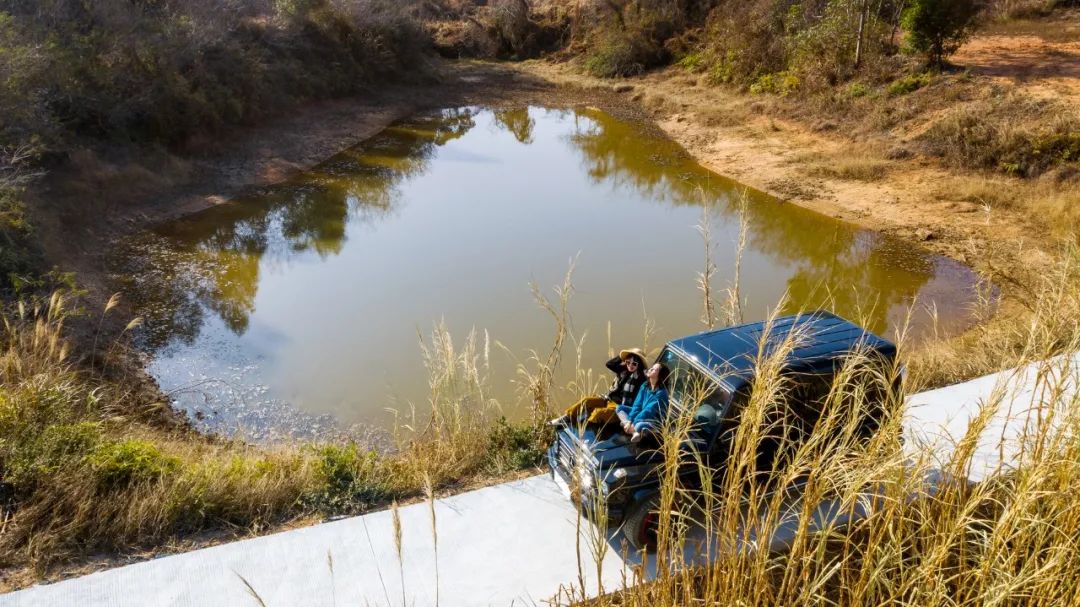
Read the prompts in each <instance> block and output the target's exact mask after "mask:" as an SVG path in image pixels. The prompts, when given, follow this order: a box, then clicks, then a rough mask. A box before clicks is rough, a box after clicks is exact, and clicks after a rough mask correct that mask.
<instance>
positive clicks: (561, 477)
mask: <svg viewBox="0 0 1080 607" xmlns="http://www.w3.org/2000/svg"><path fill="white" fill-rule="evenodd" d="M563 448H565V443H564V447H563ZM547 462H548V467H549V468H550V469H551V478H552V480H554V481H555V484H556V485H558V486H559V488H560V489H562V492H563V494H564V495H565V496H566V497H567V499H569V500H570V501H571V502H573V503H574V506H576V507H577V508H578V509H580V510H581V512H582V514H584V515H585V517H586V518H588V519H589V520H592V521H598V520H605V519H606V520H607V524H608V526H609V527H610V526H616V525H619V524H621V523H622V520H623V517H624V515H625V512H624V510H625V507H624V506H625V504H624V502H625V492H623V491H619V489H617V488H616V489H614V490H613V489H612V485H611V483H610V482H607V481H606V480H605V481H603V482H600V483H599V484H598V485H594V484H592V483H582V479H581V478H579V477H578V476H577V474H575V471H576V470H577V465H576V463H575V460H574V458H573V457H571V456H568V455H567V454H565V453H564V452H561V451H560V443H559V440H558V439H556V441H555V442H554V444H552V446H551V447H549V448H548V451H547ZM596 473H598V472H597V471H596V470H595V469H594V470H593V474H596ZM597 492H599V495H597ZM601 509H602V510H603V511H602V512H601Z"/></svg>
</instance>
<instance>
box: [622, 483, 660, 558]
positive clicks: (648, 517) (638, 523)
mask: <svg viewBox="0 0 1080 607" xmlns="http://www.w3.org/2000/svg"><path fill="white" fill-rule="evenodd" d="M659 508H660V495H659V494H657V493H652V494H650V495H647V496H645V497H643V498H641V499H640V500H638V501H637V502H635V503H634V504H633V505H631V506H630V508H629V509H628V510H627V512H626V519H624V520H623V525H622V527H623V535H624V536H625V537H626V541H627V542H628V543H629V544H630V546H631V547H632V548H633V549H634V550H637V551H640V550H644V551H646V552H654V551H655V550H656V541H657V536H656V534H657V529H658V528H659V523H660V511H659Z"/></svg>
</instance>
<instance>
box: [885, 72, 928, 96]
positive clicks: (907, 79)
mask: <svg viewBox="0 0 1080 607" xmlns="http://www.w3.org/2000/svg"><path fill="white" fill-rule="evenodd" d="M933 80H934V76H933V74H931V73H929V72H919V73H917V74H910V75H908V76H904V77H903V78H899V79H897V80H894V81H892V82H891V83H890V84H889V88H888V89H887V91H888V93H889V95H892V96H893V97H896V96H899V95H907V94H908V93H914V92H915V91H917V90H919V89H921V88H922V87H924V86H927V85H929V84H930V83H931V82H933Z"/></svg>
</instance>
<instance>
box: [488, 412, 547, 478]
mask: <svg viewBox="0 0 1080 607" xmlns="http://www.w3.org/2000/svg"><path fill="white" fill-rule="evenodd" d="M550 438H551V436H550V432H548V431H547V430H546V429H545V428H537V427H536V426H535V425H534V424H531V423H528V422H519V423H511V422H508V421H506V418H505V417H502V418H499V420H498V421H497V422H496V424H495V427H494V428H493V429H492V430H491V434H489V435H488V457H487V465H486V467H487V468H488V469H489V470H490V471H491V472H493V473H496V474H501V473H504V472H507V471H511V470H525V469H528V468H535V467H537V466H539V465H540V464H541V463H542V462H543V461H544V454H545V452H546V446H547V444H548V442H549V440H550Z"/></svg>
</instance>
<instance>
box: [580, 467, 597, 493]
mask: <svg viewBox="0 0 1080 607" xmlns="http://www.w3.org/2000/svg"><path fill="white" fill-rule="evenodd" d="M577 477H578V485H579V486H580V487H581V490H582V491H592V490H593V489H595V488H596V485H595V483H594V481H595V479H594V478H593V473H592V470H589V469H588V468H586V467H585V466H580V465H579V466H578V469H577Z"/></svg>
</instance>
